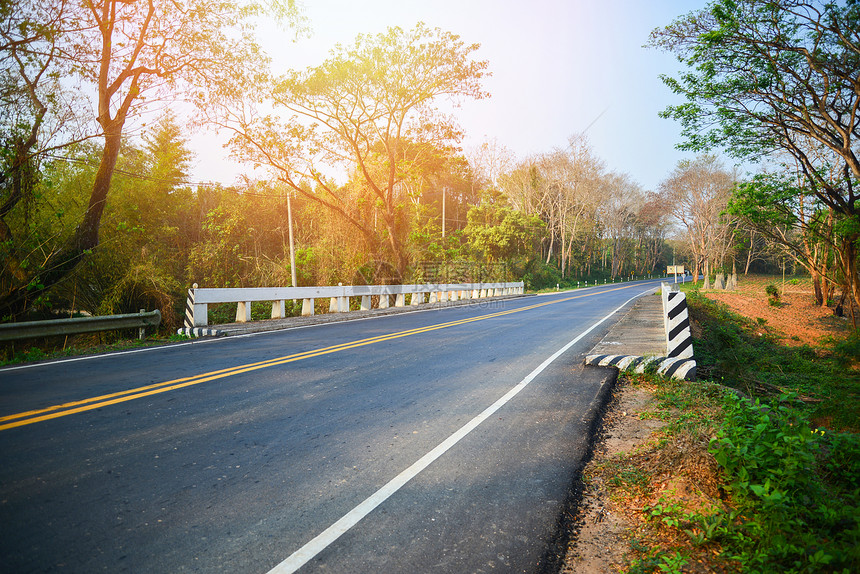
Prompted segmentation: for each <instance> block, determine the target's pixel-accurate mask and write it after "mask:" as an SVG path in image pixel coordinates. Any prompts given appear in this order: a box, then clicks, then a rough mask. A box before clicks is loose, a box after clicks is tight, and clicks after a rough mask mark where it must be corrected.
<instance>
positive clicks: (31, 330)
mask: <svg viewBox="0 0 860 574" xmlns="http://www.w3.org/2000/svg"><path fill="white" fill-rule="evenodd" d="M160 323H161V311H159V310H157V309H156V310H155V311H149V312H145V311H143V310H141V312H140V313H128V314H126V315H102V316H100V317H75V318H72V319H49V320H47V321H25V322H22V323H5V324H3V325H0V341H17V340H18V339H33V338H36V337H54V336H62V335H77V334H80V333H96V332H99V331H114V330H117V329H140V338H141V339H142V338H143V331H144V329H145V328H146V327H157V326H158V325H159V324H160Z"/></svg>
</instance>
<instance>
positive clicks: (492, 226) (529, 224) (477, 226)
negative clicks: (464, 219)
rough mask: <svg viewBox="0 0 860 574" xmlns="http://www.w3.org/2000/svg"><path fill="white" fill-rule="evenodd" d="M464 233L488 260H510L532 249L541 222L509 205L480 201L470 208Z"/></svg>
mask: <svg viewBox="0 0 860 574" xmlns="http://www.w3.org/2000/svg"><path fill="white" fill-rule="evenodd" d="M468 219H469V223H468V224H467V225H466V229H465V230H464V233H465V235H466V237H468V238H469V244H470V245H471V246H472V248H473V249H475V250H476V251H477V252H478V253H481V254H482V255H483V256H484V258H485V259H486V260H487V262H488V263H498V262H502V261H510V260H512V259H514V258H515V257H518V256H521V255H527V254H529V253H531V252H532V251H533V250H534V244H535V240H536V237H537V232H538V231H540V229H541V228H542V227H543V222H542V221H541V220H540V219H539V218H537V217H534V216H528V215H526V214H525V213H523V212H522V211H516V210H513V209H511V208H509V207H504V206H499V205H493V204H482V205H476V206H475V207H473V208H472V209H470V210H469V214H468Z"/></svg>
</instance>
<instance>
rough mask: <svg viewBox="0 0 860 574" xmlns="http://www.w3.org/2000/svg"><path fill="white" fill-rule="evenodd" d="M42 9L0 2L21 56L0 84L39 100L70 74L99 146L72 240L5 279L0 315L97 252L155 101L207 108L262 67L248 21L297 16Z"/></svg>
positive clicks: (7, 63) (195, 3) (285, 12)
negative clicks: (135, 132)
mask: <svg viewBox="0 0 860 574" xmlns="http://www.w3.org/2000/svg"><path fill="white" fill-rule="evenodd" d="M41 4H42V2H41V0H23V1H22V2H12V3H11V4H10V3H8V2H4V3H3V4H2V5H0V8H2V10H0V14H2V15H3V17H4V18H6V19H7V21H6V22H4V26H3V29H4V30H5V31H7V32H9V31H10V30H12V31H17V36H15V35H14V34H11V37H12V40H11V41H12V43H13V45H14V46H15V47H16V49H19V51H20V52H21V53H22V54H23V55H22V56H21V57H20V58H18V59H9V58H3V60H2V61H3V63H4V70H3V81H4V82H6V83H7V84H11V85H14V86H25V87H26V89H27V92H28V93H30V94H32V93H37V94H38V93H41V92H40V91H42V90H44V83H45V82H47V81H48V80H50V79H52V78H53V79H56V77H57V75H58V74H60V73H70V74H71V75H72V77H74V78H75V79H77V80H79V81H80V82H81V83H82V84H83V86H84V90H85V91H86V90H91V91H92V93H93V94H94V98H95V101H94V102H93V103H94V104H95V106H94V107H95V108H96V109H97V116H96V123H97V124H98V131H99V133H100V134H101V138H102V142H103V146H102V151H101V156H100V162H99V167H98V169H97V170H96V172H95V174H94V176H93V179H92V183H91V186H90V198H89V201H88V204H87V208H86V210H85V211H84V213H83V215H82V217H81V219H80V221H79V223H78V225H77V227H76V231H75V234H74V236H73V237H72V238H71V239H70V240H69V242H68V243H67V244H66V245H65V246H64V248H63V249H62V250H59V251H57V252H56V253H55V254H54V255H53V256H52V258H51V259H50V260H49V261H48V262H46V264H45V265H44V266H43V267H41V268H39V269H33V270H32V273H30V274H27V277H25V279H24V280H16V279H10V280H9V281H8V282H4V284H6V285H8V288H6V289H5V290H4V292H3V293H0V317H8V316H15V315H17V314H19V313H21V312H22V311H24V310H26V309H27V308H28V306H29V304H30V302H31V301H32V300H33V299H34V297H35V296H37V295H38V294H40V293H42V292H43V291H45V290H46V289H48V288H50V287H51V286H52V285H54V284H56V283H57V282H59V281H61V280H62V279H63V278H64V277H66V275H67V274H68V273H69V272H71V271H72V270H73V269H74V268H75V267H76V266H77V265H78V264H79V263H80V262H81V260H82V259H83V258H84V257H85V256H86V255H87V254H88V253H89V252H90V251H91V250H92V249H94V248H95V247H96V246H98V244H99V228H100V224H101V219H102V214H103V212H104V209H105V205H106V202H107V198H108V194H109V191H110V188H111V182H112V179H113V176H114V172H115V169H116V165H117V161H118V158H119V156H120V152H121V147H122V143H123V134H124V132H125V130H126V125H127V123H128V122H129V121H130V120H131V121H134V119H135V118H137V117H138V116H139V114H140V113H141V112H142V111H143V110H144V109H145V108H146V107H147V105H149V104H150V103H152V102H154V101H159V100H169V101H175V100H185V101H189V102H191V103H193V104H195V105H196V106H198V107H199V108H206V107H207V106H210V105H212V103H213V102H214V101H218V100H220V99H221V98H223V97H225V96H226V95H228V94H232V93H234V92H235V90H236V87H237V86H241V85H245V84H247V83H250V81H251V77H252V76H255V75H259V74H260V73H262V71H263V70H264V68H265V65H266V63H267V61H266V58H265V56H264V55H263V54H262V53H261V52H260V50H259V48H258V46H257V44H256V42H255V41H254V39H253V38H252V36H251V31H252V29H253V26H252V22H253V18H254V17H256V16H259V15H261V14H263V13H264V12H270V13H271V12H272V11H273V12H277V13H278V14H279V15H282V16H287V17H290V16H292V15H294V14H295V7H294V5H293V2H292V0H285V2H274V3H270V4H269V5H268V9H267V10H264V8H263V6H262V5H260V4H258V3H256V2H253V1H249V2H244V3H235V2H232V1H227V0H189V1H188V2H183V3H177V2H172V1H167V0H151V1H149V2H128V1H125V0H104V1H102V2H100V3H96V2H93V1H92V0H69V1H68V2H62V6H63V9H64V11H63V13H62V14H63V16H62V17H54V16H55V12H54V11H50V10H49V11H44V10H42V9H41ZM48 4H50V3H48ZM269 9H271V10H269ZM17 14H26V15H27V16H26V19H25V20H22V21H21V22H22V23H21V24H20V25H16V26H10V25H8V19H10V18H12V19H14V18H16V15H17ZM7 36H8V35H7ZM3 42H4V43H6V44H7V46H8V45H9V42H10V40H9V39H8V38H7V37H4V38H3ZM42 54H49V55H50V58H45V57H40V55H42ZM251 62H254V63H255V64H256V65H254V66H250V65H249V63H251ZM55 64H56V65H55ZM30 100H31V109H32V110H34V111H35V112H34V113H35V115H34V116H33V118H34V119H33V121H32V122H30V124H29V126H30V133H31V134H32V133H34V128H36V129H35V133H36V136H37V137H38V131H39V130H38V127H39V126H38V113H39V111H40V110H41V109H43V108H44V104H43V105H42V107H39V101H41V100H38V98H36V99H34V98H32V97H31V98H30ZM90 113H91V112H90ZM27 149H28V150H32V149H34V148H33V147H29V148H27ZM28 153H30V152H29V151H28ZM13 193H14V187H13ZM4 205H5V203H4Z"/></svg>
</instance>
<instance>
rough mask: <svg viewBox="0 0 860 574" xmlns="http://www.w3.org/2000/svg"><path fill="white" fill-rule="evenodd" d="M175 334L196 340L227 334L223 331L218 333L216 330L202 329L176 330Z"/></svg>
mask: <svg viewBox="0 0 860 574" xmlns="http://www.w3.org/2000/svg"><path fill="white" fill-rule="evenodd" d="M176 334H177V335H185V336H186V337H191V338H192V339H196V338H198V337H223V336H224V335H226V334H227V333H225V332H224V331H219V330H218V329H206V328H203V327H184V328H182V329H177V330H176Z"/></svg>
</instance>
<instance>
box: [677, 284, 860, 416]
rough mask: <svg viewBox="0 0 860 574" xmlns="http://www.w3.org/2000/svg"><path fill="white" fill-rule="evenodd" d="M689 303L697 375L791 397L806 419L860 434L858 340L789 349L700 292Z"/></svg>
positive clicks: (762, 327)
mask: <svg viewBox="0 0 860 574" xmlns="http://www.w3.org/2000/svg"><path fill="white" fill-rule="evenodd" d="M687 301H688V303H689V308H690V317H691V319H692V320H693V321H695V322H696V323H698V324H699V326H700V327H701V329H702V335H701V337H699V338H698V339H695V340H694V343H693V346H694V348H695V352H696V362H697V371H698V373H699V376H700V377H702V378H707V379H710V380H712V381H715V382H718V383H721V384H725V385H728V386H731V387H734V388H736V389H739V390H741V391H743V392H744V393H746V394H747V395H749V396H753V397H755V396H763V397H770V396H777V395H780V394H785V393H794V394H796V395H797V396H798V397H799V398H800V399H801V400H802V404H801V405H799V407H798V408H800V409H801V410H803V411H804V415H805V416H807V417H808V418H809V419H811V420H816V421H822V422H826V424H827V426H830V427H832V428H834V429H837V430H852V431H857V430H858V428H857V425H858V421H860V400H858V399H860V370H858V369H856V368H854V369H852V368H850V366H851V361H852V357H853V360H856V357H857V356H858V355H857V351H858V348H860V342H858V341H860V340H858V337H856V336H855V337H852V338H849V339H848V340H844V341H839V342H836V341H830V342H825V343H823V344H822V346H821V347H817V348H813V347H809V346H801V347H791V348H789V347H785V346H783V345H781V344H780V342H779V341H780V337H779V336H778V335H776V334H771V333H770V332H769V331H768V330H767V326H766V324H762V323H761V322H760V321H759V322H755V321H753V320H750V319H747V318H745V317H742V316H740V315H737V314H735V313H732V312H731V311H730V310H728V308H727V307H726V306H725V305H722V304H720V303H717V302H714V301H711V300H710V299H708V298H706V297H704V296H703V295H701V294H700V293H699V292H698V291H695V290H693V291H690V292H689V293H688V294H687Z"/></svg>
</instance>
